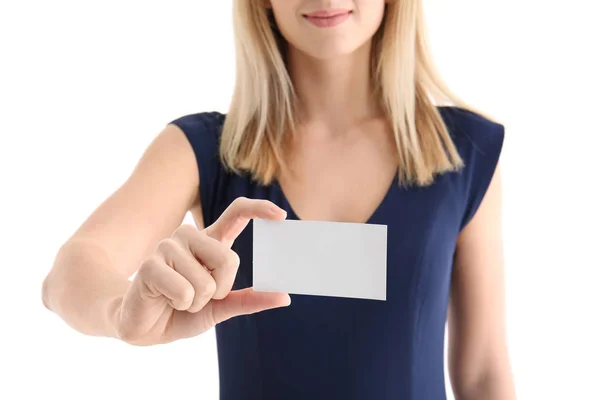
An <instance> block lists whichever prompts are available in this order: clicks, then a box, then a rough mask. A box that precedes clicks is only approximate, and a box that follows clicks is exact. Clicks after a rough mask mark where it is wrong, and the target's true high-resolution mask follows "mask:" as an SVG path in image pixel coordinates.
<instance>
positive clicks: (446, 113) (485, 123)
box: [438, 106, 504, 157]
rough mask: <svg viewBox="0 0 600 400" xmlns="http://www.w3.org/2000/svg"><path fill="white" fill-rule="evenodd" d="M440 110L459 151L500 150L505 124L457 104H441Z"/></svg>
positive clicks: (462, 152)
mask: <svg viewBox="0 0 600 400" xmlns="http://www.w3.org/2000/svg"><path fill="white" fill-rule="evenodd" d="M438 110H439V112H440V115H441V116H442V119H443V120H444V123H445V125H446V127H447V129H448V132H449V134H450V136H451V137H452V139H453V140H454V142H455V145H456V146H457V148H458V150H459V152H460V153H461V154H462V155H463V157H464V156H466V155H467V154H464V153H469V152H472V151H475V152H479V151H490V150H500V149H499V148H501V147H502V144H503V141H504V125H503V124H501V123H499V122H496V121H493V120H492V119H490V118H488V117H486V116H483V115H481V114H479V113H477V112H475V111H472V110H468V109H465V108H462V107H457V106H439V107H438Z"/></svg>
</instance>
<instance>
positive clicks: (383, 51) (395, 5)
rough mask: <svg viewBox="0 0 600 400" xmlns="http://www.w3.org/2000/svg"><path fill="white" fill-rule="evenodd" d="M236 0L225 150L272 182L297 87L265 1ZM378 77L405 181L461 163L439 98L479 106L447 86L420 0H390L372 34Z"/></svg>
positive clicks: (280, 164) (238, 165) (240, 167)
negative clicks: (233, 72) (233, 71)
mask: <svg viewBox="0 0 600 400" xmlns="http://www.w3.org/2000/svg"><path fill="white" fill-rule="evenodd" d="M233 3H234V5H233V18H234V30H235V45H236V84H235V89H234V94H233V98H232V101H231V105H230V108H229V111H228V113H227V116H226V118H225V122H224V126H223V131H222V135H221V143H220V155H221V159H222V161H223V163H224V164H225V165H226V166H227V167H228V168H229V169H231V170H233V171H234V172H238V173H239V172H249V173H251V174H252V176H253V177H254V178H255V179H257V180H258V181H259V182H261V183H263V184H268V183H270V182H271V181H272V180H273V179H274V178H275V177H276V175H277V174H278V172H279V171H280V169H281V168H284V167H285V166H286V163H285V143H286V141H287V139H286V136H288V135H289V133H290V132H293V130H294V126H295V123H296V121H295V116H296V112H295V94H294V88H293V85H292V82H291V80H290V77H289V75H288V71H287V68H286V64H285V60H284V57H285V52H284V47H285V44H284V43H283V38H282V37H281V35H280V34H279V33H278V30H277V28H276V26H275V25H274V22H273V19H272V18H270V17H269V11H268V10H267V8H266V7H265V4H264V2H263V1H256V0H235V1H234V2H233ZM271 17H272V15H271ZM372 77H373V80H374V85H375V88H376V90H377V94H378V97H379V99H380V101H381V105H382V108H383V109H384V111H385V113H386V116H387V118H388V120H389V122H390V125H391V127H392V129H393V133H394V137H395V142H396V148H397V152H398V171H399V174H398V176H399V181H400V183H404V184H417V185H428V184H430V183H431V182H432V181H433V179H434V177H435V175H436V174H438V173H443V172H446V171H453V170H457V169H459V168H461V167H462V166H463V162H462V159H461V157H460V155H459V154H458V151H457V150H456V147H455V146H454V143H453V141H452V139H451V137H450V134H449V132H448V130H447V128H446V126H445V124H444V121H443V119H442V117H441V115H440V113H439V111H438V109H437V105H455V106H459V107H461V108H465V109H470V110H473V109H472V108H470V107H468V106H467V105H466V104H465V103H464V102H462V101H461V100H460V99H459V98H458V97H457V96H455V95H454V94H453V93H452V92H451V91H450V90H449V89H448V88H447V87H446V85H445V84H444V82H443V80H442V79H441V77H440V75H439V74H438V73H437V71H436V69H435V67H434V64H433V62H432V58H431V56H430V52H429V47H428V43H427V38H426V30H425V21H424V15H423V9H422V4H421V0H394V1H390V2H389V3H388V4H387V5H386V11H385V15H384V19H383V21H382V24H381V27H380V28H379V30H378V31H377V32H376V34H375V35H374V37H373V43H372Z"/></svg>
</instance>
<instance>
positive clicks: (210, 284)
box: [196, 277, 217, 298]
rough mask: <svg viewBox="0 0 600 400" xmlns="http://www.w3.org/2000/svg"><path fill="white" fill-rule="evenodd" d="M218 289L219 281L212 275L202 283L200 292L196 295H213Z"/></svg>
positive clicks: (201, 296) (200, 296)
mask: <svg viewBox="0 0 600 400" xmlns="http://www.w3.org/2000/svg"><path fill="white" fill-rule="evenodd" d="M216 290H217V282H215V280H214V279H213V278H212V277H210V278H208V279H206V280H205V281H204V282H202V285H201V286H200V288H199V290H198V293H196V296H197V297H198V298H204V297H212V296H213V294H214V293H215V291H216Z"/></svg>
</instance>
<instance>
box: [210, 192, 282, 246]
mask: <svg viewBox="0 0 600 400" xmlns="http://www.w3.org/2000/svg"><path fill="white" fill-rule="evenodd" d="M286 216H287V212H286V211H285V210H283V209H281V208H280V207H278V206H277V205H275V204H274V203H272V202H270V201H269V200H255V199H248V198H246V197H238V198H237V199H235V200H234V201H233V202H232V203H231V204H230V205H229V207H227V209H225V211H223V214H221V216H220V217H219V218H218V219H217V220H216V221H215V223H214V224H212V225H210V226H209V227H207V228H206V230H205V232H206V234H207V235H208V236H210V237H212V238H213V239H216V240H218V241H220V242H221V243H223V244H225V245H226V246H228V247H231V245H232V244H233V241H234V240H235V239H236V238H237V237H238V236H239V235H240V233H242V231H243V230H244V228H245V227H246V226H247V225H248V222H250V220H251V219H253V218H262V219H270V220H283V219H285V218H286Z"/></svg>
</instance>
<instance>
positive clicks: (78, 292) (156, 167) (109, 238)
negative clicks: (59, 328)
mask: <svg viewBox="0 0 600 400" xmlns="http://www.w3.org/2000/svg"><path fill="white" fill-rule="evenodd" d="M198 188H199V174H198V167H197V164H196V159H195V155H194V152H193V149H192V147H191V146H190V144H189V142H188V141H187V139H186V138H185V136H184V134H183V132H181V130H180V129H179V128H178V127H176V126H174V125H168V126H167V127H165V128H164V130H163V131H162V132H160V134H159V135H157V137H156V138H155V139H154V140H153V141H152V143H151V144H150V145H149V146H148V148H147V149H146V150H145V152H144V154H143V155H142V157H141V158H140V160H139V161H138V164H137V165H136V167H135V169H134V171H133V172H132V173H131V175H130V176H129V178H128V179H127V180H126V181H125V183H123V184H122V185H121V186H120V187H119V188H118V189H117V190H116V191H115V192H114V193H113V194H112V195H111V196H110V197H108V198H107V199H106V200H105V201H104V202H103V203H102V204H101V205H100V206H99V207H98V208H97V209H96V210H95V211H94V212H93V213H92V214H91V215H90V216H89V217H88V219H87V220H86V221H85V222H84V223H83V224H82V225H81V226H80V227H79V228H78V230H77V231H76V232H75V233H74V234H73V235H72V236H71V237H70V238H69V239H68V240H67V241H66V242H65V243H64V244H63V245H62V246H61V248H60V249H59V251H58V253H57V255H56V257H55V260H54V264H53V266H52V269H51V270H50V272H49V273H48V275H47V276H46V278H45V279H44V282H43V284H42V301H43V303H44V305H45V306H46V308H48V309H50V310H51V311H53V312H55V313H56V314H58V315H59V316H60V317H61V318H62V319H64V320H65V322H67V323H68V324H69V325H70V326H71V327H73V328H74V329H76V330H78V331H80V332H82V333H85V334H88V335H93V336H108V337H117V333H116V318H117V316H118V310H119V307H120V304H121V302H122V299H123V295H124V294H125V292H126V291H127V289H128V287H129V285H130V281H129V278H130V277H131V276H132V275H133V273H135V272H136V271H137V270H138V268H139V267H140V265H141V263H142V262H143V260H144V259H145V258H146V257H147V256H148V255H149V254H150V253H151V252H152V250H153V249H154V248H155V247H156V245H157V244H158V243H159V241H160V240H161V239H163V238H165V237H168V236H170V235H171V233H172V232H173V231H174V230H175V229H176V228H177V227H178V226H180V225H181V223H182V221H183V218H184V217H185V214H186V213H187V211H188V210H191V211H192V213H193V215H194V218H195V220H196V223H197V224H198V227H199V228H200V229H202V223H203V222H202V219H201V218H202V217H201V216H202V213H201V210H200V204H199V189H198Z"/></svg>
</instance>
